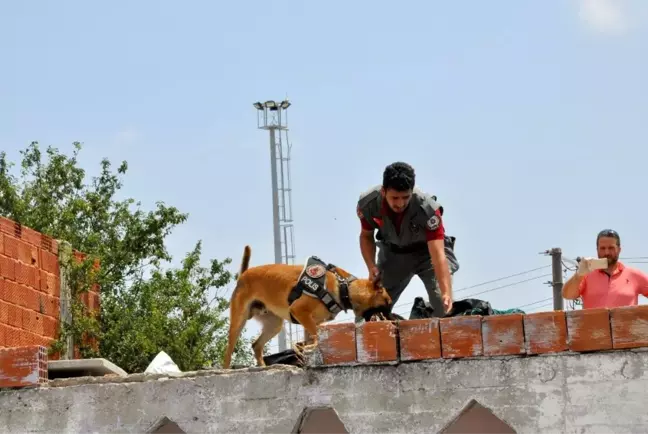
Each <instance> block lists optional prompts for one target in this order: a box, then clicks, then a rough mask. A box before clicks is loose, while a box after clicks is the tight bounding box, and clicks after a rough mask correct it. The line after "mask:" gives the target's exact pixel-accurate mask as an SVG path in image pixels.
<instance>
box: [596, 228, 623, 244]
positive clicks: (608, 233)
mask: <svg viewBox="0 0 648 434" xmlns="http://www.w3.org/2000/svg"><path fill="white" fill-rule="evenodd" d="M603 237H610V238H614V239H615V240H616V242H617V246H619V247H621V237H619V233H618V232H617V231H615V230H614V229H603V230H602V231H601V232H599V233H598V235H597V236H596V246H597V247H598V243H599V240H600V239H601V238H603Z"/></svg>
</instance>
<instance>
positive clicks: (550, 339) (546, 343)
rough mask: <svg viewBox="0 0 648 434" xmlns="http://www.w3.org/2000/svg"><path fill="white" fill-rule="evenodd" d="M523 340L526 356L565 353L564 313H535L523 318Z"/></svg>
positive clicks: (565, 328)
mask: <svg viewBox="0 0 648 434" xmlns="http://www.w3.org/2000/svg"><path fill="white" fill-rule="evenodd" d="M524 338H525V341H526V351H527V354H545V353H560V352H562V351H567V350H568V346H567V320H566V318H565V312H563V311H551V312H536V313H530V314H527V315H525V316H524Z"/></svg>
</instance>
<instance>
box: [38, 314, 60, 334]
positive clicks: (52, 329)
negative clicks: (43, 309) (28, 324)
mask: <svg viewBox="0 0 648 434" xmlns="http://www.w3.org/2000/svg"><path fill="white" fill-rule="evenodd" d="M41 318H42V320H43V333H42V335H43V336H44V337H46V338H51V339H56V337H57V335H58V326H59V321H58V319H56V318H52V317H51V316H47V315H42V316H41Z"/></svg>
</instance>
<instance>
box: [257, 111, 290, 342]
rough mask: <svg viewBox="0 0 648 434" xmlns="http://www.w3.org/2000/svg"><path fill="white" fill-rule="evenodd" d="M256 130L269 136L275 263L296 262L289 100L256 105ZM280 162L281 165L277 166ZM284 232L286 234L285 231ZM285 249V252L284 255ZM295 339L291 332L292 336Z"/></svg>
mask: <svg viewBox="0 0 648 434" xmlns="http://www.w3.org/2000/svg"><path fill="white" fill-rule="evenodd" d="M254 107H255V108H256V109H257V128H259V129H262V130H268V131H269V133H270V167H271V172H272V173H271V179H272V232H273V235H274V257H275V263H276V264H281V263H285V264H288V263H293V262H294V258H295V254H294V248H295V247H294V241H293V225H292V200H291V190H292V189H291V187H290V144H288V143H287V148H284V146H283V143H284V140H283V138H282V132H284V134H285V135H286V140H285V141H286V142H288V139H287V133H286V132H287V131H288V113H287V109H288V107H290V102H289V101H288V100H284V101H281V102H279V103H277V102H275V101H272V100H269V101H266V102H265V103H260V102H255V103H254ZM277 163H278V164H277ZM282 229H283V231H282ZM282 247H283V248H284V249H283V250H284V252H283V254H282ZM291 340H292V333H291ZM285 349H286V329H285V328H284V327H282V329H281V332H279V351H284V350H285Z"/></svg>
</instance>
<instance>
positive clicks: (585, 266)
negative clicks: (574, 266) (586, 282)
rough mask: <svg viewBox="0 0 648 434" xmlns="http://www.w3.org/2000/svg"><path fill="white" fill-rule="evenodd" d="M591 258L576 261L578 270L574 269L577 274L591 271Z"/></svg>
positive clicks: (582, 274) (581, 274)
mask: <svg viewBox="0 0 648 434" xmlns="http://www.w3.org/2000/svg"><path fill="white" fill-rule="evenodd" d="M591 260H592V258H582V259H581V260H580V262H579V263H578V270H576V274H577V275H579V276H584V275H586V274H588V273H589V272H590V271H592V267H591V264H590V261H591Z"/></svg>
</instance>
